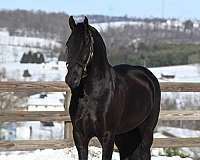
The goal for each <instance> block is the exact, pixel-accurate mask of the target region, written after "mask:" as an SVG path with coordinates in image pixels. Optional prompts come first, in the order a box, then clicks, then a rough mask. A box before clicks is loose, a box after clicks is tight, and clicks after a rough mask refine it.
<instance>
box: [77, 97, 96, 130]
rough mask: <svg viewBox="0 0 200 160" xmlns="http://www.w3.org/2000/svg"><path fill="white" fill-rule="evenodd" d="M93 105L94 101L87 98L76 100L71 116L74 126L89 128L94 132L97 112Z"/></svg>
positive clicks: (83, 128)
mask: <svg viewBox="0 0 200 160" xmlns="http://www.w3.org/2000/svg"><path fill="white" fill-rule="evenodd" d="M95 106H96V104H95V102H92V101H90V99H88V98H83V99H80V100H79V101H78V104H77V107H76V110H75V111H74V112H75V113H74V116H73V121H74V122H73V123H74V125H75V127H77V128H79V129H82V130H84V131H88V130H90V131H92V132H94V130H95V128H96V125H97V120H98V114H97V110H96V107H95Z"/></svg>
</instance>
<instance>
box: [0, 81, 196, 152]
mask: <svg viewBox="0 0 200 160" xmlns="http://www.w3.org/2000/svg"><path fill="white" fill-rule="evenodd" d="M160 86H161V90H162V92H200V83H170V82H161V83H160ZM69 90H70V89H69V87H68V86H67V85H66V84H65V83H64V82H0V92H27V91H29V92H30V91H31V92H68V91H69ZM159 120H200V111H191V110H190V111H166V110H163V111H161V113H160V117H159ZM8 121H64V122H65V133H64V137H65V139H63V140H21V141H0V151H16V150H22V151H25V150H35V149H48V148H52V149H60V148H65V147H68V146H71V145H72V144H73V141H71V140H67V134H69V133H70V132H71V130H68V128H71V121H70V118H69V116H68V115H67V112H66V111H37V112H36V111H34V112H26V111H23V112H21V111H20V112H0V122H8ZM67 125H68V126H69V127H68V128H67V127H66V126H67ZM70 138H71V137H70ZM153 147H156V148H157V147H200V138H199V137H196V138H155V140H154V144H153Z"/></svg>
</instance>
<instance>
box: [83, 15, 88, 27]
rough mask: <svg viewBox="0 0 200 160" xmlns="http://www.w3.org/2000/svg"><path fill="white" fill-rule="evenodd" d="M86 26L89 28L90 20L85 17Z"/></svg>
mask: <svg viewBox="0 0 200 160" xmlns="http://www.w3.org/2000/svg"><path fill="white" fill-rule="evenodd" d="M84 25H85V26H86V27H88V26H89V23H88V18H87V17H86V16H85V19H84Z"/></svg>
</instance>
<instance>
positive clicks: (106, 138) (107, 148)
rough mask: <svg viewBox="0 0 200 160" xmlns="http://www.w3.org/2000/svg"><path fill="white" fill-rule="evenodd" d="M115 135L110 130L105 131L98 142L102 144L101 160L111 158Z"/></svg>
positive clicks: (109, 159)
mask: <svg viewBox="0 0 200 160" xmlns="http://www.w3.org/2000/svg"><path fill="white" fill-rule="evenodd" d="M114 139H115V136H114V134H113V133H112V132H109V131H107V132H105V133H104V135H103V137H102V138H101V140H100V142H101V145H102V160H111V159H112V153H113V148H114Z"/></svg>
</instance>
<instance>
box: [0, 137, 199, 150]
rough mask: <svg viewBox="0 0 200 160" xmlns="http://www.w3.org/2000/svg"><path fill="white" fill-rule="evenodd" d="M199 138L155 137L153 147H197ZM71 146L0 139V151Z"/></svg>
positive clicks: (62, 143)
mask: <svg viewBox="0 0 200 160" xmlns="http://www.w3.org/2000/svg"><path fill="white" fill-rule="evenodd" d="M199 144H200V138H155V139H154V143H153V146H152V147H153V148H162V147H199ZM71 146H73V141H72V140H70V141H68V140H66V139H65V140H17V141H0V151H16V150H20V151H30V150H36V149H63V148H66V147H71Z"/></svg>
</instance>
